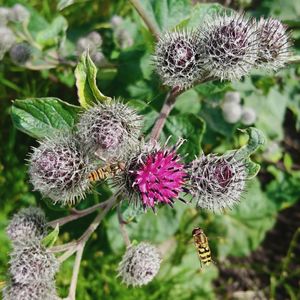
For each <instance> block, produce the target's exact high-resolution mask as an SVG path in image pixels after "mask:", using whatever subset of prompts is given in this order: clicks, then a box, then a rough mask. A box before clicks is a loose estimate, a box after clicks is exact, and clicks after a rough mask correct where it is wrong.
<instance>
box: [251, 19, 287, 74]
mask: <svg viewBox="0 0 300 300" xmlns="http://www.w3.org/2000/svg"><path fill="white" fill-rule="evenodd" d="M257 27H258V37H259V52H258V58H257V60H256V63H257V65H258V66H260V67H262V68H264V69H268V70H275V71H276V70H277V69H279V68H281V67H283V66H284V65H285V64H286V62H287V60H288V58H289V56H290V50H289V48H290V41H289V37H288V35H287V32H286V29H287V28H286V26H284V25H283V24H282V23H281V22H280V21H278V20H275V19H272V18H268V19H261V20H260V21H259V23H258V26H257Z"/></svg>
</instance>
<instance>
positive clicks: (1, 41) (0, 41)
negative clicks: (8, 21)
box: [0, 27, 16, 60]
mask: <svg viewBox="0 0 300 300" xmlns="http://www.w3.org/2000/svg"><path fill="white" fill-rule="evenodd" d="M0 36H1V38H0V60H1V59H3V57H4V55H5V53H6V52H7V51H9V49H10V48H11V47H12V46H13V44H14V43H15V41H16V37H15V35H14V33H13V32H12V31H11V30H10V29H9V28H7V27H0Z"/></svg>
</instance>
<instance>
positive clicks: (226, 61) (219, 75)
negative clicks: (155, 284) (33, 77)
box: [0, 1, 289, 300]
mask: <svg viewBox="0 0 300 300" xmlns="http://www.w3.org/2000/svg"><path fill="white" fill-rule="evenodd" d="M130 2H131V3H132V4H133V6H134V7H135V8H136V10H137V11H138V13H139V15H140V16H142V18H143V20H144V23H145V25H147V26H148V28H149V30H150V32H151V33H152V34H153V39H155V44H153V45H152V46H153V47H152V48H153V52H154V53H152V57H153V61H154V64H155V71H156V73H157V74H158V75H159V76H160V79H161V81H162V83H163V84H164V85H167V86H169V87H170V88H171V89H170V91H169V92H168V93H167V95H166V97H165V101H164V103H163V104H162V107H161V110H160V113H159V114H158V116H157V118H156V120H155V121H154V120H153V122H152V119H153V116H156V114H155V112H154V111H153V114H151V113H149V114H148V112H147V113H145V111H147V109H151V110H152V108H151V105H152V103H150V104H149V105H148V104H146V103H143V102H142V101H132V102H131V104H130V105H129V104H126V101H124V102H123V100H121V99H118V100H116V99H117V98H113V97H108V96H106V95H104V94H103V93H102V92H101V91H100V90H99V88H98V86H97V68H96V65H95V60H96V56H97V55H98V57H97V59H98V60H99V61H100V60H102V59H103V57H104V56H101V54H103V53H102V52H101V51H100V48H101V47H102V43H103V40H104V45H105V38H106V36H105V35H102V36H101V35H100V34H99V33H97V32H92V33H90V34H89V35H88V36H86V37H83V38H81V39H79V41H78V42H77V45H76V46H75V47H76V48H77V54H78V55H79V54H81V53H82V52H83V54H82V57H81V58H80V60H79V62H78V65H77V68H76V70H75V79H76V87H77V92H78V93H77V95H78V98H79V102H80V105H81V106H80V107H76V106H75V105H70V104H68V103H65V102H63V101H61V100H59V99H56V98H55V99H54V98H46V99H26V100H16V101H15V102H16V103H17V104H19V103H20V102H19V101H21V102H22V101H25V102H26V101H27V102H26V103H29V104H28V107H30V106H34V105H37V106H38V105H41V103H42V106H40V107H39V109H37V111H38V113H36V111H34V113H33V115H34V116H35V119H34V120H35V122H37V121H36V119H38V117H36V114H37V115H38V116H39V115H40V114H42V115H43V123H42V122H41V123H42V125H41V126H40V127H39V128H38V126H37V128H34V130H33V129H32V127H34V126H33V125H32V127H30V126H29V125H27V127H26V128H25V126H26V125H24V123H26V122H23V123H22V122H21V121H20V117H19V116H18V115H17V112H16V111H17V109H18V108H16V107H15V106H16V104H14V107H13V108H14V109H13V110H12V114H13V120H14V121H15V123H16V125H17V126H18V128H21V129H22V130H23V131H24V132H29V133H30V134H31V136H33V137H38V138H39V145H38V146H37V147H34V148H33V150H32V152H31V154H30V156H29V160H28V162H29V180H30V183H31V184H32V186H33V189H34V190H35V191H38V192H39V193H40V194H41V195H42V197H43V198H49V199H50V200H51V202H52V203H51V205H61V206H65V208H66V211H65V215H64V216H62V217H60V218H58V219H55V220H52V221H50V222H48V223H47V222H46V219H45V215H44V213H43V212H42V211H41V210H40V209H34V208H29V209H24V210H21V211H20V212H19V213H18V214H16V215H15V216H14V217H13V218H12V220H11V222H10V224H9V225H8V227H7V234H8V236H9V238H10V240H11V242H12V246H13V250H12V252H11V254H10V256H11V260H10V268H9V271H8V272H9V278H10V280H9V281H8V282H7V285H6V287H5V289H4V294H3V295H4V299H5V300H12V299H14V300H19V299H22V300H29V299H31V300H32V299H33V300H35V299H36V300H40V299H46V300H48V299H49V300H54V299H58V296H57V293H56V290H55V274H56V273H57V272H58V268H59V265H60V263H63V262H64V261H65V260H67V259H68V258H69V257H70V256H71V255H73V254H74V253H76V259H75V261H74V268H73V275H72V279H71V284H70V290H69V294H68V298H66V299H69V300H75V299H76V285H77V280H78V273H79V268H80V263H81V259H82V255H83V251H84V248H85V246H86V243H87V241H88V240H89V238H90V237H91V236H92V234H93V233H94V232H95V230H96V229H97V228H98V226H99V224H100V223H101V222H102V220H103V219H104V217H105V216H106V215H107V214H108V213H109V212H110V211H111V210H113V209H114V208H116V210H117V214H118V221H119V225H120V233H121V235H122V237H123V239H124V243H125V245H126V246H127V248H126V252H125V254H124V255H123V258H122V260H121V262H120V264H119V267H118V269H117V270H115V271H116V274H117V273H118V277H120V278H121V280H122V281H123V282H124V283H125V284H126V285H127V286H134V287H135V286H143V285H146V284H148V283H149V282H151V281H152V280H155V276H156V275H157V273H158V272H159V269H160V265H161V261H162V258H163V255H161V254H160V253H159V252H158V250H157V249H158V247H156V246H154V245H152V244H150V243H148V242H142V241H137V242H131V236H130V234H129V233H128V232H127V229H126V226H127V225H128V223H130V222H131V221H132V220H133V219H134V220H138V218H136V217H137V216H139V217H141V218H142V217H144V215H143V214H144V213H146V210H147V209H148V208H151V209H152V210H153V211H155V212H156V211H157V210H158V209H159V208H160V207H161V206H165V209H166V210H167V209H170V208H169V207H168V206H171V207H173V206H174V205H177V200H182V201H183V202H184V203H185V204H186V205H185V207H188V206H191V205H194V203H195V206H196V209H193V210H192V212H193V213H194V212H195V214H197V212H198V210H202V209H207V210H210V211H211V212H223V211H224V210H226V209H232V208H234V206H236V205H238V204H239V202H240V201H241V199H242V197H243V192H244V191H245V190H246V189H247V181H248V179H250V178H253V177H255V175H256V174H257V173H258V171H259V165H258V164H256V163H254V162H253V161H252V160H251V159H250V155H252V154H253V153H254V152H255V151H256V150H257V149H258V147H259V146H261V145H262V144H263V140H264V138H263V134H262V133H261V132H260V130H258V129H256V128H252V127H250V128H247V129H245V130H244V131H243V132H244V133H247V134H248V136H249V140H248V142H247V143H246V144H244V145H243V146H241V147H240V148H239V149H235V150H229V149H225V150H227V151H225V150H224V153H223V154H218V153H208V154H204V153H203V152H202V153H201V154H200V155H199V153H200V139H201V138H200V129H199V128H198V127H201V126H202V127H203V128H202V129H203V130H202V131H201V136H202V134H203V133H204V128H205V124H204V121H202V120H200V119H199V118H198V116H195V115H192V114H191V118H192V119H193V120H194V123H195V124H193V125H195V128H196V127H197V128H196V129H197V130H195V131H196V132H197V133H199V136H198V139H197V140H196V139H194V140H192V139H190V138H189V137H190V135H189V131H190V129H191V128H190V127H184V126H183V125H185V124H184V123H185V122H189V116H190V115H189V114H186V115H187V116H185V117H186V118H183V119H182V120H181V119H180V121H178V123H180V126H181V125H182V126H183V127H184V128H185V129H182V128H181V127H180V126H178V128H177V127H176V124H175V123H176V122H177V121H176V122H175V121H173V120H174V119H175V118H176V117H177V115H176V114H177V113H178V111H179V110H180V108H178V109H177V111H176V112H175V113H174V115H173V116H172V118H169V115H170V113H171V111H172V109H173V107H174V105H175V102H176V100H177V96H179V95H180V94H182V93H183V92H184V91H186V90H187V89H189V88H192V87H195V86H196V85H197V84H201V83H204V82H206V81H212V80H237V79H240V78H241V77H242V76H245V75H247V74H249V72H250V71H251V70H252V69H254V68H256V67H263V66H266V68H267V69H269V68H271V69H274V70H277V69H278V68H279V67H281V66H283V65H284V64H285V63H286V62H287V59H288V56H289V51H288V47H289V42H288V39H287V36H286V29H285V27H284V26H283V25H282V24H281V23H280V22H279V21H277V20H274V19H267V20H261V21H259V22H256V21H255V20H253V19H251V18H249V17H247V16H245V15H244V14H238V13H231V14H219V15H215V16H213V17H209V18H207V19H205V20H204V22H202V23H201V24H200V22H199V24H196V25H195V24H194V25H193V28H189V29H182V30H181V29H180V28H181V27H184V23H185V22H188V20H185V22H183V23H182V24H180V26H177V28H176V30H175V29H174V30H171V31H167V30H166V31H165V32H164V33H161V32H160V31H159V29H158V28H157V25H156V24H154V23H153V20H152V19H151V18H149V15H148V14H147V12H146V11H144V10H143V7H142V6H141V5H139V3H138V1H130ZM14 9H15V11H19V13H20V12H21V10H20V7H19V8H14ZM23 13H24V11H23ZM2 14H3V15H5V12H2ZM21 15H22V14H21ZM21 15H19V16H18V17H16V18H15V20H19V22H25V23H26V20H27V16H28V15H27V16H26V13H24V14H23V16H21ZM110 25H111V28H110V29H111V30H112V31H114V34H117V31H118V30H119V29H120V28H122V27H121V26H123V25H124V24H123V19H122V18H120V17H116V16H115V17H113V18H112V19H111V21H110ZM110 25H109V26H110ZM105 26H107V24H106V25H105ZM3 28H4V27H1V28H0V31H1V30H2V32H3V33H4V34H3V38H2V41H0V50H1V49H4V50H1V51H2V52H3V51H4V52H3V55H4V53H5V52H7V51H8V50H9V49H11V51H10V55H11V57H12V59H13V60H15V61H16V62H17V63H18V64H24V63H25V62H26V61H27V59H28V55H29V54H28V53H27V52H26V51H25V48H22V49H21V48H20V47H21V45H23V46H24V44H23V43H25V42H26V41H22V42H21V44H20V43H19V41H17V42H18V43H16V40H15V38H13V35H9V34H8V33H9V29H7V28H6V27H5V29H3ZM122 32H123V33H124V32H125V31H121V29H120V31H119V33H120V34H121V33H122ZM5 34H6V35H5ZM8 36H9V38H8ZM123 37H124V36H123ZM40 39H42V38H41V37H40ZM102 39H103V40H102ZM3 40H5V41H6V42H5V43H3ZM47 42H49V41H47ZM50 42H51V41H50ZM50 42H49V43H50ZM33 44H34V43H33ZM46 44H47V43H46ZM8 45H10V46H9V47H8ZM23 46H22V47H23ZM31 46H32V45H31ZM1 47H2V48H1ZM124 47H127V45H125V46H124ZM45 48H46V46H45ZM57 48H59V47H57ZM56 50H57V49H56ZM22 51H24V52H22ZM57 51H58V50H57ZM2 52H1V53H2ZM58 52H59V51H58ZM58 52H55V55H57V57H59V54H60V53H58ZM129 52H130V51H129ZM51 54H53V53H51ZM96 54H97V55H96ZM112 56H113V55H112ZM52 57H53V56H52ZM52 57H51V59H52ZM93 57H94V58H93ZM91 58H92V59H91ZM93 61H94V62H93ZM142 63H143V62H142ZM71 66H73V65H71ZM143 71H144V70H143ZM128 72H131V69H128ZM118 75H119V74H118ZM151 75H152V74H151ZM100 77H101V76H100ZM149 78H150V76H149ZM52 79H53V80H55V78H52ZM118 79H119V78H118V76H116V79H115V80H116V81H114V82H113V85H116V86H117V85H118V84H119V81H118ZM147 80H148V79H147ZM135 83H136V82H134V84H135ZM143 83H144V82H143ZM134 84H133V85H131V86H130V87H128V90H126V93H127V92H128V91H129V90H132V89H135V88H136V86H135V85H134ZM211 84H212V83H211ZM212 85H213V84H212ZM113 87H114V86H113ZM206 88H207V87H205V89H206ZM229 89H230V88H229ZM229 89H227V90H229ZM195 91H196V89H195ZM162 92H163V93H164V92H165V90H164V89H162ZM128 93H129V92H128ZM220 93H222V94H224V91H223V90H222V91H221V92H220ZM129 94H130V93H129ZM158 96H160V95H158ZM157 98H159V97H157ZM197 99H198V98H197ZM128 100H129V99H128ZM197 101H198V100H197ZM199 101H200V98H199ZM141 102H142V103H141ZM22 103H23V102H22ZM36 103H37V104H36ZM132 103H133V104H132ZM131 105H133V106H131ZM134 106H135V107H136V108H137V110H136V109H134V108H133V107H134ZM157 106H158V105H157V103H154V104H153V107H157ZM41 107H42V108H41ZM48 107H51V109H50V110H51V112H49V111H48V110H47V109H48ZM221 108H222V113H223V117H224V119H225V120H226V121H227V122H228V123H236V122H239V121H241V123H242V124H244V125H249V124H253V123H254V122H255V119H256V115H255V111H253V110H251V108H250V107H243V106H242V104H241V97H240V94H239V93H238V92H227V93H226V94H225V98H224V102H223V103H222V105H221ZM57 110H58V111H60V113H57ZM144 114H146V116H145V117H143V115H144ZM16 115H17V117H16ZM173 117H174V119H173ZM168 118H169V119H168ZM16 120H17V121H16ZM176 120H177V119H176ZM166 121H168V123H167V125H168V126H166V128H165V129H166V131H165V132H164V135H163V134H162V131H163V129H164V125H165V123H166ZM151 122H152V123H151ZM27 123H30V122H27ZM52 123H53V124H52ZM181 123H182V124H181ZM200 123H201V124H202V125H199V124H200ZM30 124H31V123H30ZM22 126H24V128H23V127H22ZM51 126H52V127H51ZM173 126H174V128H176V129H175V130H172V128H173ZM41 128H42V129H41ZM45 128H47V130H45ZM48 129H49V132H48ZM193 129H194V127H193ZM198 129H199V130H198ZM150 130H151V132H150ZM191 130H192V129H191ZM169 131H172V133H173V137H172V138H170V139H167V141H166V142H165V139H164V138H165V137H166V136H168V133H169ZM181 136H184V137H186V136H187V137H186V139H187V141H186V142H187V143H189V147H190V148H191V150H192V151H193V152H194V153H196V158H195V159H194V160H193V158H191V157H190V155H188V153H187V152H188V151H185V148H186V147H185V146H183V147H181V146H182V144H183V142H184V139H183V137H181ZM160 138H161V140H160ZM174 138H175V139H176V140H177V143H173V144H172V143H171V140H173V139H174ZM189 139H190V140H189ZM180 147H181V148H180ZM203 149H204V150H205V151H206V150H207V149H211V145H209V146H208V147H205V145H204V147H203ZM222 149H224V148H222ZM198 150H199V151H198ZM205 153H206V152H205ZM97 172H98V173H97ZM96 173H97V174H101V176H99V178H100V179H101V180H103V181H105V180H106V179H107V178H109V180H107V182H108V184H105V183H104V182H101V183H103V186H105V188H103V187H102V186H100V187H99V185H98V184H97V183H95V182H93V183H91V179H90V178H91V176H90V175H91V174H96ZM102 188H103V189H105V193H102V191H103V189H102ZM99 191H100V193H99ZM88 192H94V193H95V194H97V197H92V196H91V197H90V198H91V199H90V198H89V200H88V201H85V202H83V200H84V199H85V198H86V194H87V193H88ZM108 194H110V195H111V196H110V197H109V198H108V199H103V198H104V197H105V195H108ZM99 199H100V200H99ZM190 199H192V201H186V200H190ZM102 200H104V201H102ZM90 201H95V203H94V205H93V206H89V203H91V202H90ZM79 202H83V203H81V204H80V205H79V206H77V207H75V206H76V205H77V204H79ZM81 205H82V206H81ZM126 205H127V208H126V209H128V210H127V212H128V211H130V212H131V215H130V217H128V218H127V219H125V218H124V214H123V213H124V211H123V209H124V206H126ZM83 207H84V209H82V208H83ZM140 207H143V208H144V209H143V210H142V209H139V208H140ZM179 209H180V207H179ZM96 211H98V212H97V215H96V216H95V219H94V220H93V221H92V223H91V224H90V225H89V226H88V227H87V228H86V229H85V231H84V232H83V233H82V234H81V235H80V234H78V236H79V237H77V238H76V239H75V240H72V241H70V242H68V243H65V244H62V243H59V244H55V243H56V241H57V239H59V228H60V227H62V226H63V225H65V224H67V223H69V222H71V221H76V220H78V219H80V218H83V217H85V216H87V215H89V214H91V213H93V212H96ZM173 212H174V211H172V213H173ZM175 214H176V212H174V215H175ZM154 217H157V218H159V214H156V215H155V216H154ZM174 220H175V219H174ZM174 220H173V221H174ZM193 220H194V219H193V218H192V219H191V223H192V222H193ZM201 221H203V219H202V217H201ZM188 225H190V224H188ZM195 225H196V224H195ZM197 226H199V224H197ZM182 227H185V225H184V226H182ZM48 228H53V231H51V232H50V233H48V232H47V229H48ZM76 228H77V227H76ZM78 230H80V229H79V228H78ZM160 230H163V228H161V229H160ZM180 234H181V232H180ZM49 240H50V241H51V242H49ZM187 240H188V239H187ZM159 248H160V247H159ZM207 249H209V248H207ZM59 253H61V255H59Z"/></svg>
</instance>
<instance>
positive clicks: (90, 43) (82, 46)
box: [76, 31, 102, 55]
mask: <svg viewBox="0 0 300 300" xmlns="http://www.w3.org/2000/svg"><path fill="white" fill-rule="evenodd" d="M101 46H102V37H101V35H100V34H99V33H98V32H96V31H92V32H90V33H89V34H88V35H87V36H85V37H82V38H80V39H79V40H78V41H77V44H76V50H77V55H81V54H82V53H83V52H84V51H87V50H88V51H89V52H90V54H92V53H94V52H97V50H98V49H99V48H100V47H101Z"/></svg>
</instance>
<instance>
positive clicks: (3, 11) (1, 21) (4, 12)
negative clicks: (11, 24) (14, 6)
mask: <svg viewBox="0 0 300 300" xmlns="http://www.w3.org/2000/svg"><path fill="white" fill-rule="evenodd" d="M9 15H10V9H9V8H7V7H0V26H5V25H6V24H7V23H8V21H9Z"/></svg>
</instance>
